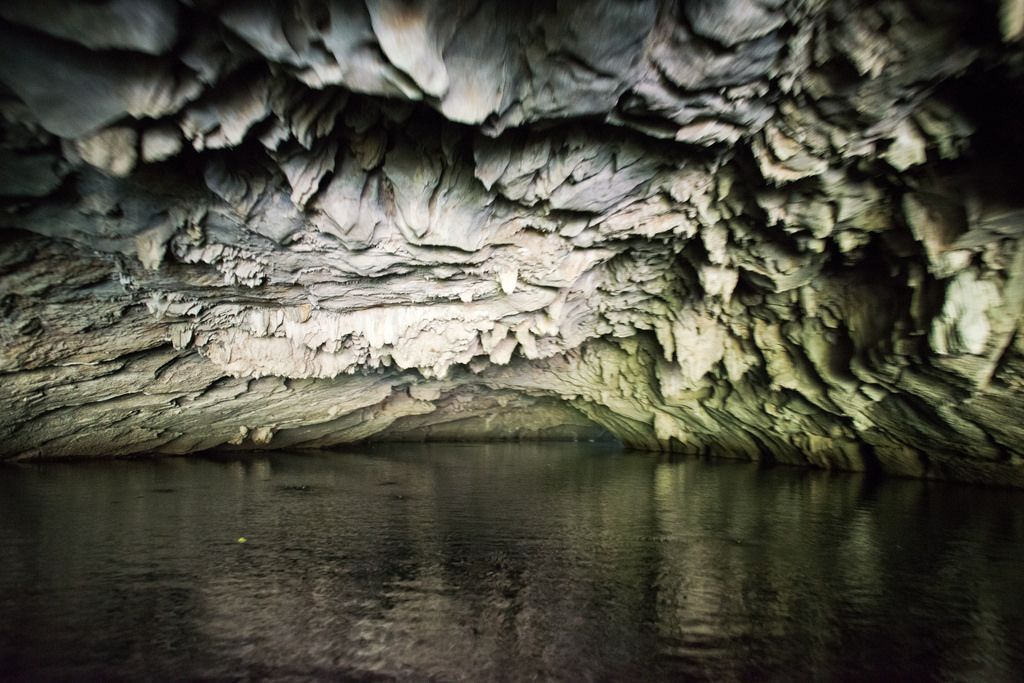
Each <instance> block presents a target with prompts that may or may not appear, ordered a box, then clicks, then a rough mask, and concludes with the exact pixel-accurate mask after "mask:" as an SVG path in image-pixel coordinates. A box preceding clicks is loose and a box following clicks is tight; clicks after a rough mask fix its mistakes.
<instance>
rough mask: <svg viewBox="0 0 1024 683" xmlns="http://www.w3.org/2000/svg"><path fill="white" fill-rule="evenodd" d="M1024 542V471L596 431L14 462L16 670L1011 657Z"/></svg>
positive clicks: (347, 671) (334, 673)
mask: <svg viewBox="0 0 1024 683" xmlns="http://www.w3.org/2000/svg"><path fill="white" fill-rule="evenodd" d="M242 536H244V537H245V538H246V539H247V542H246V543H244V544H243V543H239V542H238V538H239V537H242ZM1022 544H1024V493H1021V492H1014V491H995V490H988V489H979V488H971V487H960V486H953V485H942V484H935V483H924V482H915V481H884V482H880V483H876V482H871V481H868V480H866V479H864V478H862V477H859V476H852V475H831V476H830V475H828V474H825V473H821V472H808V471H801V470H795V469H788V468H776V469H770V470H764V469H759V468H758V467H757V466H755V465H751V464H746V463H733V462H721V461H719V462H707V461H698V460H694V459H677V460H673V459H669V458H667V457H665V456H658V455H649V454H640V453H624V452H618V451H614V450H609V449H607V448H604V447H594V446H571V445H544V446H533V445H529V446H528V445H521V444H516V445H494V446H486V447H482V446H475V445H474V446H466V445H461V446H447V445H444V446H441V445H438V446H424V447H410V446H391V447H386V448H376V449H374V450H373V451H368V452H365V453H358V454H351V453H347V454H318V455H308V454H306V455H301V454H279V455H270V456H258V457H255V458H252V459H230V460H204V459H168V460H158V461H141V462H104V463H87V464H76V465H63V464H48V465H40V466H31V467H11V468H5V469H0V673H4V674H6V675H8V676H10V675H14V676H21V677H33V678H34V677H39V676H44V677H45V676H58V677H61V678H79V677H94V676H100V675H104V674H106V675H114V676H120V677H138V676H146V675H149V676H153V675H155V676H158V677H178V678H192V677H239V676H246V677H265V676H270V677H289V676H299V677H334V678H337V677H345V676H349V677H357V678H373V677H378V676H379V677H396V676H397V677H410V678H425V677H434V678H440V679H453V678H470V679H474V680H477V679H482V678H483V679H488V678H498V679H509V678H511V679H519V678H538V677H539V678H559V679H574V680H575V679H581V678H583V679H587V678H590V679H593V678H600V679H608V678H613V679H617V678H635V677H636V674H638V673H640V674H645V675H646V677H648V678H662V677H663V678H669V677H677V676H679V675H687V676H693V677H708V678H715V679H721V678H748V677H758V678H763V677H774V678H788V677H793V676H797V677H807V676H815V677H818V678H822V677H825V678H834V677H844V678H851V677H852V678H867V677H871V676H873V675H875V674H878V673H885V674H890V675H904V676H905V675H913V676H920V675H926V676H929V677H940V678H949V677H961V676H970V677H972V678H975V677H976V678H982V679H993V678H995V679H1006V678H1015V677H1019V676H1020V675H1021V674H1022V673H1024V652H1022V651H1021V649H1020V643H1021V641H1022V634H1024V546H1022Z"/></svg>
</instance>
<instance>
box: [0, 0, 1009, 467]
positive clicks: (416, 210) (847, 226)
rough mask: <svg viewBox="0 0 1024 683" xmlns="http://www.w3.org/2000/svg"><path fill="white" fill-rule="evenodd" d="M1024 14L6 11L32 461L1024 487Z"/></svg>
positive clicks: (18, 452)
mask: <svg viewBox="0 0 1024 683" xmlns="http://www.w3.org/2000/svg"><path fill="white" fill-rule="evenodd" d="M1015 6H1016V5H1015V3H1010V2H1008V3H1004V6H1000V5H997V4H995V3H962V2H954V1H952V0H950V1H948V2H939V1H934V2H913V1H911V0H900V1H883V2H854V1H847V0H833V1H831V2H825V1H821V0H788V1H787V0H771V1H769V0H729V1H728V2H711V1H707V2H704V1H689V2H681V3H670V2H654V1H649V2H584V3H565V4H552V3H498V2H480V3H475V4H471V3H456V4H454V5H453V4H451V3H440V2H438V3H432V2H425V1H421V2H413V3H407V2H393V1H383V0H381V1H377V2H366V3H365V5H364V4H360V3H349V2H301V3H281V4H279V5H273V4H253V3H244V2H238V3H232V2H228V3H210V2H193V3H181V4H177V3H174V2H170V1H169V0H167V1H163V2H157V1H156V0H149V1H148V2H117V1H111V2H106V3H89V4H78V3H65V2H61V1H60V0H51V1H48V2H45V3H39V2H35V3H20V2H15V3H7V4H6V5H5V7H4V8H3V9H0V19H2V22H0V83H2V86H3V87H2V88H0V115H2V149H0V179H2V182H0V195H2V198H0V199H2V214H0V225H2V226H3V232H2V243H0V316H2V317H0V335H2V338H3V345H2V347H0V371H2V372H3V373H4V374H3V378H4V387H5V391H4V392H2V395H0V453H2V455H3V457H9V458H10V457H13V458H34V457H45V456H64V455H101V454H102V455H110V454H130V453H140V452H154V451H155V452H160V453H187V452H193V451H199V450H204V449H210V448H217V447H237V448H302V447H321V446H332V445H337V444H342V443H349V442H353V441H361V440H366V439H372V438H389V437H390V438H401V439H411V440H416V439H434V438H444V439H457V438H463V439H466V438H470V439H508V438H526V437H529V438H596V437H600V436H603V435H607V434H610V435H612V436H614V437H616V438H618V439H620V440H621V441H622V442H624V443H625V444H627V445H630V446H636V447H642V448H650V449H672V450H679V451H684V452H693V453H706V454H715V455H725V456H732V457H740V458H751V459H770V460H776V461H781V462H791V463H809V464H813V465H817V466H822V467H830V468H840V469H855V470H857V469H870V468H875V467H877V468H880V469H882V470H884V471H887V472H892V473H897V474H907V475H915V476H935V477H947V478H954V479H963V480H971V481H983V482H990V483H1001V484H1013V485H1024V460H1022V456H1024V426H1022V425H1024V384H1022V382H1024V341H1022V340H1021V337H1020V335H1019V334H1018V328H1019V324H1020V319H1021V313H1022V306H1024V250H1022V249H1021V237H1022V232H1024V220H1022V219H1024V212H1022V209H1024V205H1022V200H1021V199H1020V196H1019V194H1018V193H1017V192H1016V186H1015V178H1017V177H1019V172H1020V162H1019V158H1020V152H1021V151H1022V150H1024V145H1022V144H1021V143H1022V140H1021V135H1020V132H1019V125H1018V122H1017V121H1016V119H1015V117H1014V111H1015V108H1016V107H1017V106H1018V105H1019V103H1020V102H1021V101H1024V98H1022V97H1021V89H1022V85H1024V78H1022V76H1021V64H1022V58H1024V55H1022V51H1021V49H1020V44H1019V42H1018V38H1019V34H1020V28H1019V26H1020V24H1021V22H1020V21H1019V19H1020V17H1017V16H1016V14H1015V13H1014V8H1015Z"/></svg>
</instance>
